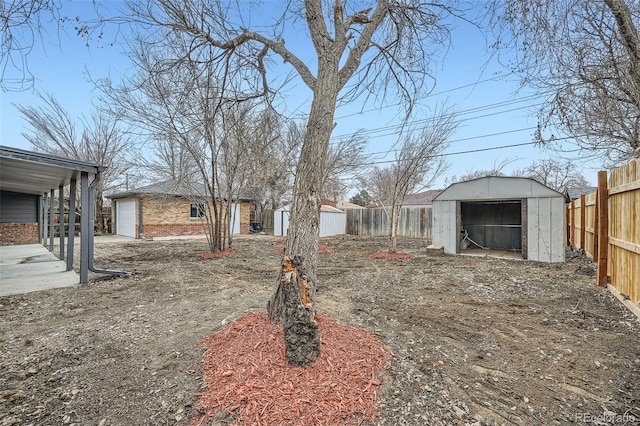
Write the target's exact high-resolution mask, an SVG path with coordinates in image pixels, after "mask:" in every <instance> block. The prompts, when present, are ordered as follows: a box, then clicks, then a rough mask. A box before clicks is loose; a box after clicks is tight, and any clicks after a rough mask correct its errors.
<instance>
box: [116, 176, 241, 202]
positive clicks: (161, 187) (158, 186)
mask: <svg viewBox="0 0 640 426" xmlns="http://www.w3.org/2000/svg"><path fill="white" fill-rule="evenodd" d="M139 196H158V197H160V196H163V197H167V196H169V197H184V198H196V197H208V193H207V188H206V186H205V185H204V184H203V183H201V182H186V181H184V180H180V179H174V180H166V181H163V182H156V183H152V184H151V185H147V186H142V187H140V188H136V189H132V190H130V191H124V192H118V193H116V194H111V195H108V196H107V198H110V199H114V198H116V199H117V198H128V197H139ZM238 198H239V199H240V200H247V201H248V200H251V198H249V197H246V196H243V195H240V197H238Z"/></svg>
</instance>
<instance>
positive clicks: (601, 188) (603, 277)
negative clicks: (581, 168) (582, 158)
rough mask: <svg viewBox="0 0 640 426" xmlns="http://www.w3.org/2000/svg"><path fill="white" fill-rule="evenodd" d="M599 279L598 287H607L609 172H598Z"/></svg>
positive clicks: (597, 232) (597, 231) (597, 230)
mask: <svg viewBox="0 0 640 426" xmlns="http://www.w3.org/2000/svg"><path fill="white" fill-rule="evenodd" d="M596 207H597V215H598V216H597V217H598V228H597V229H596V234H597V235H598V278H597V281H596V284H597V285H600V286H606V285H607V260H608V255H609V190H608V188H607V172H606V171H599V172H598V201H597V206H596Z"/></svg>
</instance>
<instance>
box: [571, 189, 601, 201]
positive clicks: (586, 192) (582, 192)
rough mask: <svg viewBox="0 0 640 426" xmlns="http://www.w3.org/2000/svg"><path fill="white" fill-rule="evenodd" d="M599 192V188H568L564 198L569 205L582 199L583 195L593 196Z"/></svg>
mask: <svg viewBox="0 0 640 426" xmlns="http://www.w3.org/2000/svg"><path fill="white" fill-rule="evenodd" d="M597 190H598V187H597V186H585V187H583V188H567V189H566V190H565V191H564V198H565V199H566V201H567V203H570V202H571V201H573V200H576V199H578V198H580V196H581V195H589V194H593V193H594V192H596V191H597Z"/></svg>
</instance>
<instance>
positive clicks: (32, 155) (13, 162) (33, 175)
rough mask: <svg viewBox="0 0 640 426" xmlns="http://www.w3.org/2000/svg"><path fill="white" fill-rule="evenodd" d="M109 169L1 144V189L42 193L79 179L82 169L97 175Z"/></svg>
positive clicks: (24, 192)
mask: <svg viewBox="0 0 640 426" xmlns="http://www.w3.org/2000/svg"><path fill="white" fill-rule="evenodd" d="M105 170H106V167H104V166H99V165H97V164H94V163H88V162H86V161H79V160H72V159H69V158H64V157H58V156H55V155H49V154H43V153H40V152H32V151H25V150H22V149H18V148H11V147H8V146H0V190H2V191H10V192H20V193H23V194H33V195H42V194H44V193H46V192H49V191H50V190H51V189H57V188H58V187H59V186H67V185H69V184H70V183H71V179H76V180H78V181H79V180H80V176H81V174H82V173H83V172H86V173H89V174H91V175H96V174H98V173H100V172H103V171H105Z"/></svg>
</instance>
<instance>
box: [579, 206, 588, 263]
mask: <svg viewBox="0 0 640 426" xmlns="http://www.w3.org/2000/svg"><path fill="white" fill-rule="evenodd" d="M585 204H587V201H586V197H585V195H584V194H581V195H580V248H581V249H582V250H585V251H586V249H587V245H586V244H585V238H586V229H585V228H586V227H587V225H586V217H587V208H586V206H585Z"/></svg>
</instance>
